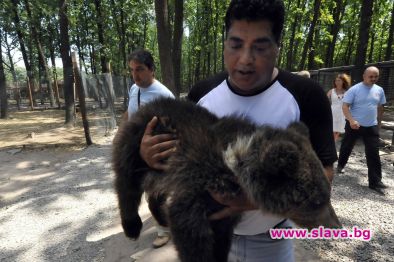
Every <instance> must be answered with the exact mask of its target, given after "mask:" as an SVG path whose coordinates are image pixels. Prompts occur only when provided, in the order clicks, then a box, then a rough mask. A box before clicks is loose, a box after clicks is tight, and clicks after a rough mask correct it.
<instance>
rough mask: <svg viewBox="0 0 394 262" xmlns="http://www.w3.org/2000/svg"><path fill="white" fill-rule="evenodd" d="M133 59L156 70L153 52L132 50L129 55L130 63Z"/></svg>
mask: <svg viewBox="0 0 394 262" xmlns="http://www.w3.org/2000/svg"><path fill="white" fill-rule="evenodd" d="M132 60H134V61H137V62H138V63H141V64H144V65H146V67H147V68H148V69H149V70H152V71H154V70H155V61H154V60H153V56H152V54H151V53H150V52H149V51H147V50H143V49H140V50H136V51H134V52H132V53H131V54H130V55H129V57H128V61H129V63H130V61H132Z"/></svg>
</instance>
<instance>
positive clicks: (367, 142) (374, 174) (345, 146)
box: [338, 120, 382, 185]
mask: <svg viewBox="0 0 394 262" xmlns="http://www.w3.org/2000/svg"><path fill="white" fill-rule="evenodd" d="M360 137H361V138H362V139H363V142H364V147H365V157H366V159H367V167H368V181H369V184H370V185H373V184H376V183H378V182H380V181H381V180H382V165H381V162H380V156H379V147H378V145H379V128H378V126H368V127H364V126H361V127H360V128H359V129H352V128H351V127H350V123H349V121H347V120H346V125H345V134H344V136H343V140H342V143H341V148H340V150H339V158H338V166H340V167H342V168H343V167H345V165H346V164H347V161H348V160H349V156H350V154H351V153H352V150H353V147H354V145H355V144H356V141H357V139H358V138H360Z"/></svg>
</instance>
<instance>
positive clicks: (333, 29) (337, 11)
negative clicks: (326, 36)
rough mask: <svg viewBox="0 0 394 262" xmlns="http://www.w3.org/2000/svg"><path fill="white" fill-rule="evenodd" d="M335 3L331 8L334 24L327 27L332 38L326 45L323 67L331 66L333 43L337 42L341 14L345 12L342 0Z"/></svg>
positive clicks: (332, 61)
mask: <svg viewBox="0 0 394 262" xmlns="http://www.w3.org/2000/svg"><path fill="white" fill-rule="evenodd" d="M335 3H336V6H335V8H334V9H333V10H332V16H333V19H334V24H333V25H332V26H330V27H329V32H330V35H332V40H331V42H330V43H328V45H327V52H326V59H325V60H326V63H325V67H332V66H333V63H334V51H335V45H336V43H337V39H338V33H339V30H340V28H341V22H342V18H343V14H344V12H345V4H344V3H343V0H336V1H335Z"/></svg>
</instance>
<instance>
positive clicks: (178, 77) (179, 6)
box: [172, 0, 183, 97]
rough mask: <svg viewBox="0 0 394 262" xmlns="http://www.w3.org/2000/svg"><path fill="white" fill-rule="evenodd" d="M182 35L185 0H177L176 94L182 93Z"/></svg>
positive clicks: (174, 42)
mask: <svg viewBox="0 0 394 262" xmlns="http://www.w3.org/2000/svg"><path fill="white" fill-rule="evenodd" d="M182 36H183V0H175V20H174V39H173V49H172V54H173V65H174V85H175V95H176V96H177V97H179V94H180V93H181V63H182Z"/></svg>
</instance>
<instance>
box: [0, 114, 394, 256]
mask: <svg viewBox="0 0 394 262" xmlns="http://www.w3.org/2000/svg"><path fill="white" fill-rule="evenodd" d="M78 119H79V120H78V122H77V127H74V128H66V127H64V126H63V122H64V111H62V110H43V111H39V110H37V111H20V112H11V113H10V118H9V119H7V120H0V210H1V212H0V213H1V215H0V239H2V240H1V241H0V242H1V243H0V261H4V262H5V261H10V262H11V261H29V262H31V261H33V262H38V261H107V262H112V261H146V262H148V261H169V262H170V261H176V259H175V258H174V257H175V251H174V248H173V246H172V245H167V246H165V247H163V248H160V249H157V250H154V249H152V248H151V242H152V241H153V239H154V237H155V233H154V227H153V222H152V219H151V217H150V215H149V212H148V211H147V208H146V205H145V204H144V205H143V207H142V208H141V212H142V217H143V220H144V229H143V233H142V235H141V238H140V240H139V241H131V240H128V239H126V238H125V236H124V234H123V232H122V229H121V226H120V221H119V216H118V210H117V203H116V197H115V194H114V192H113V187H112V183H113V174H112V172H111V166H110V157H111V141H112V138H113V135H114V132H115V131H116V130H112V129H110V128H109V124H108V122H109V121H110V120H109V119H108V117H107V116H103V115H100V116H98V115H97V114H94V115H91V116H90V119H91V135H92V139H93V142H94V145H93V146H90V147H88V148H87V147H85V145H84V144H85V138H84V132H83V128H82V127H81V126H82V125H81V123H80V117H78ZM392 121H394V118H392V114H390V115H389V116H387V118H386V123H387V124H392V123H393V122H392ZM391 134H392V133H391V131H383V132H382V135H383V138H384V140H385V141H386V143H389V142H390V141H391ZM388 154H390V153H388ZM3 230H4V231H3ZM296 255H297V261H321V260H324V259H323V258H322V257H321V254H317V253H314V252H312V251H309V250H306V249H304V248H303V247H302V245H300V244H299V243H296ZM344 261H348V260H344Z"/></svg>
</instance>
